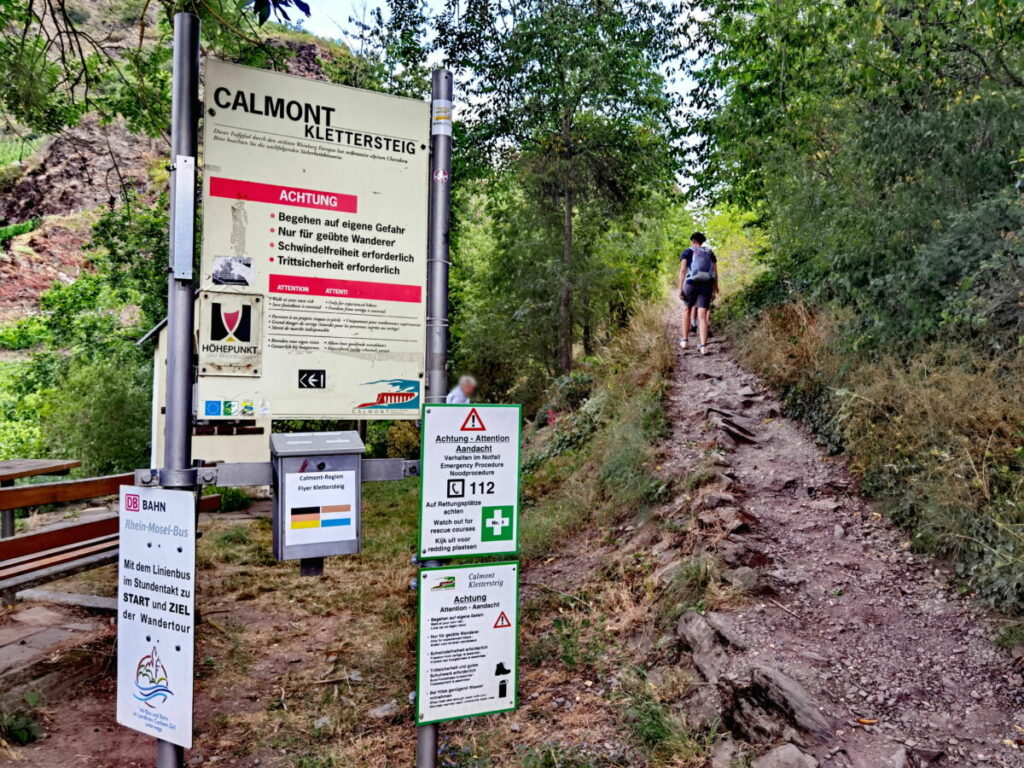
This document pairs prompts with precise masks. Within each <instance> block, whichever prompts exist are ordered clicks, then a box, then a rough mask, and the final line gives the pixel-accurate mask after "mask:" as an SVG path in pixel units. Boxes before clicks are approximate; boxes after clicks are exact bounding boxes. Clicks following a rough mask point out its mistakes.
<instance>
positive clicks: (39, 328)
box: [0, 315, 50, 350]
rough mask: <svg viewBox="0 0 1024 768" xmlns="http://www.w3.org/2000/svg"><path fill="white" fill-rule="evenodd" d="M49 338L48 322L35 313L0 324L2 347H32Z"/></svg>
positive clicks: (15, 348)
mask: <svg viewBox="0 0 1024 768" xmlns="http://www.w3.org/2000/svg"><path fill="white" fill-rule="evenodd" d="M49 338H50V335H49V332H48V330H47V328H46V323H45V322H44V321H43V319H42V318H40V317H37V316H34V315H33V316H30V317H23V318H21V319H20V320H15V321H14V322H13V323H8V324H7V325H4V326H0V349H14V350H18V349H31V348H32V347H37V346H39V345H40V344H42V343H44V342H46V341H47V340H48V339H49Z"/></svg>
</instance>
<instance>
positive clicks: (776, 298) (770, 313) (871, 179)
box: [690, 0, 1024, 609]
mask: <svg viewBox="0 0 1024 768" xmlns="http://www.w3.org/2000/svg"><path fill="white" fill-rule="evenodd" d="M690 6H691V9H692V10H693V11H694V12H695V13H696V14H697V16H696V17H695V18H700V19H701V23H700V32H701V35H700V38H699V40H700V44H699V45H698V48H697V49H696V50H695V52H694V53H695V54H696V55H695V57H694V60H693V61H692V73H693V76H694V78H695V82H696V87H695V88H694V90H693V91H692V93H691V94H690V97H691V98H690V106H691V110H692V118H693V120H694V125H695V127H696V128H697V129H698V130H699V131H700V132H701V134H702V135H703V136H704V137H705V139H704V141H702V142H701V143H700V144H698V145H696V146H695V147H694V153H693V154H694V159H695V161H696V164H697V166H698V170H697V171H696V173H695V182H696V183H695V187H696V188H697V189H699V190H701V192H702V193H703V194H704V195H705V196H706V197H708V198H712V199H716V200H719V201H729V202H731V203H734V204H736V205H739V206H741V207H743V208H744V209H747V210H751V211H753V212H754V215H755V220H756V222H757V224H758V226H759V227H760V228H762V229H763V231H764V233H765V235H766V236H767V238H768V244H767V247H765V248H763V249H761V251H760V256H759V257H758V261H759V262H760V266H761V268H762V269H763V270H764V271H763V272H762V273H761V274H760V275H759V276H757V277H756V278H755V279H754V280H753V281H752V282H751V283H750V284H749V286H748V287H747V288H746V289H745V290H744V291H743V293H742V294H741V295H739V296H736V297H734V298H733V299H732V300H731V301H730V302H729V303H728V305H727V306H726V307H725V308H724V310H723V311H722V312H720V313H718V315H717V317H718V318H719V320H734V321H737V322H736V323H735V324H734V325H733V326H732V334H733V336H734V338H736V339H738V340H739V345H740V347H741V349H742V352H743V356H744V357H745V359H746V360H747V361H748V362H749V363H751V364H752V365H753V366H754V367H755V368H757V369H758V370H760V371H761V372H762V373H763V374H764V375H765V376H766V377H767V378H768V379H769V381H771V382H772V383H773V384H774V385H775V386H776V387H778V388H779V389H780V390H781V392H782V394H783V397H784V402H785V404H786V407H787V410H788V412H790V413H791V414H794V415H797V416H800V417H802V418H804V419H806V420H807V421H808V422H810V424H811V425H812V426H813V427H814V428H815V430H816V432H817V433H818V435H819V438H820V439H821V441H822V442H823V443H824V444H825V445H826V446H827V447H828V448H829V450H831V451H833V452H838V451H840V450H844V449H845V450H846V451H848V452H849V454H850V457H851V460H852V462H853V464H854V466H855V468H856V469H857V470H858V471H859V472H860V473H861V474H862V476H863V483H864V487H865V489H866V490H868V491H869V492H871V493H873V494H874V495H875V496H876V497H877V498H878V499H879V500H880V501H882V503H883V505H884V507H885V508H886V509H887V510H888V511H889V512H890V514H891V515H892V516H893V517H894V519H896V520H897V521H898V522H900V523H901V524H903V525H904V526H906V527H907V528H908V530H909V531H910V532H911V540H912V542H913V543H914V545H915V546H916V547H918V548H920V549H922V550H926V551H929V552H936V553H941V554H945V555H950V556H953V557H955V558H956V559H957V562H958V566H957V568H958V571H959V573H960V575H961V576H962V577H963V578H964V579H965V580H966V581H967V582H968V583H969V584H970V585H971V587H972V588H973V589H975V590H977V592H978V593H979V594H981V595H983V596H984V597H986V598H987V599H989V600H991V601H992V602H994V603H997V604H999V605H1002V606H1004V607H1007V608H1010V609H1018V608H1019V606H1020V605H1024V537H1022V536H1021V533H1020V531H1021V528H1020V526H1021V524H1022V522H1024V520H1022V518H1021V514H1020V509H1021V508H1022V502H1024V487H1022V484H1021V483H1020V481H1019V480H1018V479H1017V478H1018V477H1019V473H1020V470H1021V456H1020V450H1021V445H1022V431H1021V426H1020V425H1021V420H1020V408H1019V403H1020V400H1021V397H1022V394H1021V391H1020V387H1019V385H1018V384H1017V383H1016V382H1017V380H1018V379H1019V378H1020V376H1021V361H1020V348H1021V344H1022V341H1024V304H1022V303H1021V296H1022V295H1024V269H1022V267H1024V246H1022V242H1024V199H1022V197H1021V188H1020V184H1019V182H1020V180H1021V169H1022V166H1021V159H1022V156H1021V146H1022V141H1024V89H1022V87H1021V85H1022V83H1024V25H1022V24H1021V23H1020V19H1019V14H1016V11H1015V10H1013V9H1011V5H1010V4H1007V3H1004V2H982V3H963V2H960V0H937V1H929V2H925V0H891V1H887V2H879V3H874V4H871V3H845V4H842V3H841V4H817V5H814V6H813V7H808V6H807V5H806V4H801V3H799V2H797V0H781V2H778V1H777V0H772V1H771V2H768V0H741V2H719V0H694V1H693V2H692V3H690ZM758 313H760V314H759V317H758V318H757V320H756V321H753V322H748V321H747V318H749V317H751V316H755V315H758ZM954 350H955V351H954Z"/></svg>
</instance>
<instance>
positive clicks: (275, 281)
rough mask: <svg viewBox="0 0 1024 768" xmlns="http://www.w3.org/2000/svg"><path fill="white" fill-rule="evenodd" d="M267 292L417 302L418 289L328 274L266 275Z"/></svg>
mask: <svg viewBox="0 0 1024 768" xmlns="http://www.w3.org/2000/svg"><path fill="white" fill-rule="evenodd" d="M268 288H269V290H270V292H271V293H290V294H292V295H299V296H328V297H331V298H335V299H372V300H376V301H407V302H410V303H413V304H418V303H419V302H420V301H421V300H422V299H421V296H422V291H421V290H420V286H418V285H395V284H393V283H371V282H367V281H363V280H335V279H332V278H329V277H301V276H299V275H270V285H269V286H268Z"/></svg>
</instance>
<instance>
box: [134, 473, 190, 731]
mask: <svg viewBox="0 0 1024 768" xmlns="http://www.w3.org/2000/svg"><path fill="white" fill-rule="evenodd" d="M120 518H121V537H120V552H119V558H120V559H119V563H118V569H117V585H118V586H117V604H118V614H117V722H119V723H120V724H121V725H125V726H128V727H129V728H133V729H135V730H136V731H141V732H142V733H147V734H149V735H151V736H156V737H158V738H161V739H163V740H164V741H169V742H172V743H174V744H178V745H180V746H182V747H186V748H188V747H191V746H192V681H193V677H192V672H193V667H192V664H193V654H194V651H195V637H194V632H193V630H194V628H195V574H196V498H195V495H194V494H193V493H192V492H191V491H167V490H163V489H160V488H136V487H133V486H127V485H124V486H121V514H120Z"/></svg>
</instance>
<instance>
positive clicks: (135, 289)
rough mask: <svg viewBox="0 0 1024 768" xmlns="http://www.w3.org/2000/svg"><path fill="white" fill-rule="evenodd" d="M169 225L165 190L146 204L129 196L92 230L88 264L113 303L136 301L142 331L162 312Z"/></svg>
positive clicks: (159, 316) (153, 322) (135, 197)
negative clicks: (90, 264)
mask: <svg viewBox="0 0 1024 768" xmlns="http://www.w3.org/2000/svg"><path fill="white" fill-rule="evenodd" d="M169 223H170V208H169V205H168V201H167V194H166V192H164V193H161V194H160V195H159V196H158V197H157V199H156V200H155V201H151V202H143V201H141V200H139V198H138V197H137V196H135V195H134V194H128V195H127V196H125V198H124V199H123V200H122V201H121V205H119V206H117V207H115V208H110V209H108V210H106V211H104V213H103V215H101V216H100V218H99V219H98V220H97V222H96V224H95V225H94V226H93V231H92V240H91V241H90V243H89V246H88V247H89V248H90V250H91V251H92V256H91V259H92V262H93V264H94V265H95V267H96V270H97V272H98V273H99V274H100V275H101V276H102V280H103V282H104V284H105V285H106V286H108V287H109V290H111V291H112V293H113V295H114V296H115V297H116V299H117V300H118V301H120V302H135V303H138V305H139V306H140V308H141V309H142V318H141V325H142V326H143V327H151V326H153V325H155V324H156V323H158V322H159V321H160V320H161V319H162V318H163V316H164V314H165V312H166V307H167V249H168V235H167V232H168V226H169ZM196 252H197V254H198V253H199V249H198V248H197V249H196ZM197 266H198V265H197Z"/></svg>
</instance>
